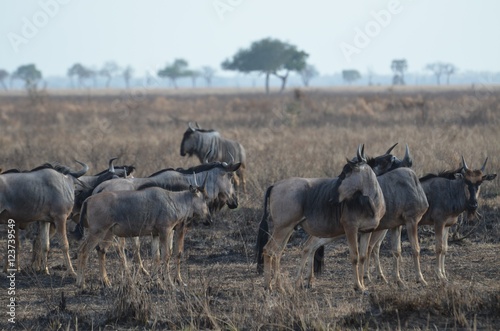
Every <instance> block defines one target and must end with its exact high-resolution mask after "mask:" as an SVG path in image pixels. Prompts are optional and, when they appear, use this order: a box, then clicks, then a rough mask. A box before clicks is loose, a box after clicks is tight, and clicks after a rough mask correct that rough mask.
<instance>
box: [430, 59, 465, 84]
mask: <svg viewBox="0 0 500 331" xmlns="http://www.w3.org/2000/svg"><path fill="white" fill-rule="evenodd" d="M425 69H427V70H430V71H432V72H433V73H434V76H436V82H437V84H438V85H440V84H441V76H442V75H446V81H447V84H448V85H449V84H450V76H451V75H452V74H454V73H455V71H456V70H457V68H456V67H455V66H454V65H453V64H451V63H443V62H434V63H429V64H428V65H426V66H425Z"/></svg>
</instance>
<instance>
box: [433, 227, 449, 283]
mask: <svg viewBox="0 0 500 331" xmlns="http://www.w3.org/2000/svg"><path fill="white" fill-rule="evenodd" d="M445 221H446V220H445ZM445 221H442V222H435V223H434V232H435V235H436V269H435V270H436V275H437V277H438V279H440V280H444V279H445V276H444V275H443V271H442V270H443V268H442V266H441V263H442V259H441V255H442V254H443V239H444V227H445V226H444V224H445Z"/></svg>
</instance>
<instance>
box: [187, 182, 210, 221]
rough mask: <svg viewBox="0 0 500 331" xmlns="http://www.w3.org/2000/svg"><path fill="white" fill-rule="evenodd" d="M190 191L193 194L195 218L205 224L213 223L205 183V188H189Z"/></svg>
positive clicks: (191, 186)
mask: <svg viewBox="0 0 500 331" xmlns="http://www.w3.org/2000/svg"><path fill="white" fill-rule="evenodd" d="M189 191H190V192H191V193H192V194H193V216H194V217H195V218H197V219H200V220H202V221H204V222H205V224H210V223H212V219H211V215H210V211H209V209H208V204H207V202H208V200H209V199H208V195H207V192H206V190H205V183H203V186H201V187H200V186H193V185H190V186H189Z"/></svg>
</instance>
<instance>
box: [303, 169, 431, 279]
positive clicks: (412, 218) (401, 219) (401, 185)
mask: <svg viewBox="0 0 500 331" xmlns="http://www.w3.org/2000/svg"><path fill="white" fill-rule="evenodd" d="M377 180H378V183H379V185H380V187H381V189H382V193H383V195H384V200H385V206H386V212H385V214H384V216H383V217H382V219H381V220H380V223H379V225H378V227H377V228H376V230H375V231H374V232H373V233H372V236H371V238H370V243H369V246H368V251H367V258H366V261H365V268H364V269H365V270H366V271H368V270H367V269H368V265H369V258H370V253H371V250H372V249H373V246H374V245H375V243H377V241H378V238H379V237H380V236H385V234H386V232H387V229H390V230H391V233H392V234H393V238H399V237H400V236H401V226H402V225H406V227H407V230H408V237H409V240H410V244H411V247H412V254H413V261H414V265H415V273H416V280H417V282H421V283H423V284H426V282H425V280H424V277H423V275H422V272H421V270H420V245H419V243H418V233H417V227H418V224H419V222H420V220H421V219H422V216H423V215H424V213H425V212H426V211H427V208H428V207H429V204H428V203H427V199H426V196H425V192H424V190H423V188H422V186H421V185H420V182H419V180H418V177H417V175H416V174H415V173H414V172H413V170H411V169H409V168H398V169H395V170H393V171H390V172H387V173H385V174H383V175H381V176H377ZM335 239H336V238H315V237H310V238H309V239H308V241H307V243H306V244H305V248H304V255H303V262H302V264H301V266H302V268H305V266H306V265H307V266H311V265H312V260H313V254H314V252H315V251H316V249H317V248H318V247H319V246H321V245H325V244H326V243H329V242H332V241H334V240H335ZM377 248H380V247H379V246H378V247H377ZM392 252H393V256H394V259H395V263H396V268H395V279H396V281H397V282H398V284H400V285H404V283H403V281H402V280H401V277H400V274H399V261H400V259H401V244H400V241H398V240H397V239H393V240H392ZM302 272H303V270H299V273H298V279H299V277H300V276H301V274H302ZM306 279H307V281H308V284H311V281H312V268H311V267H309V268H307V269H306Z"/></svg>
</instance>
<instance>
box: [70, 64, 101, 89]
mask: <svg viewBox="0 0 500 331" xmlns="http://www.w3.org/2000/svg"><path fill="white" fill-rule="evenodd" d="M74 76H75V77H77V79H78V87H82V86H84V82H85V80H86V79H89V78H95V72H94V71H93V70H91V69H89V68H87V67H85V66H83V65H82V64H80V63H75V64H73V65H72V66H71V67H70V68H69V69H68V77H69V78H70V79H71V80H72V78H73V77H74Z"/></svg>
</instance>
